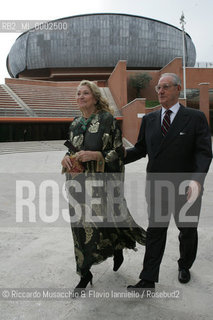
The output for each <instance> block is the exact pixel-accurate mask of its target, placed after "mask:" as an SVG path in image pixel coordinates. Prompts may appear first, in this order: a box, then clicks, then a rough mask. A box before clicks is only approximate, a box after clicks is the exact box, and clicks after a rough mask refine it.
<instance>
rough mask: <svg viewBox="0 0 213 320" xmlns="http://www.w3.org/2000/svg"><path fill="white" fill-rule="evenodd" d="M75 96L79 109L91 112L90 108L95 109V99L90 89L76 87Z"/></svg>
mask: <svg viewBox="0 0 213 320" xmlns="http://www.w3.org/2000/svg"><path fill="white" fill-rule="evenodd" d="M76 96H77V98H76V99H77V104H78V106H79V108H80V109H86V110H91V109H92V108H95V104H96V99H95V97H94V96H93V94H92V91H91V90H90V88H89V87H87V86H86V85H85V86H80V87H78V89H77V94H76Z"/></svg>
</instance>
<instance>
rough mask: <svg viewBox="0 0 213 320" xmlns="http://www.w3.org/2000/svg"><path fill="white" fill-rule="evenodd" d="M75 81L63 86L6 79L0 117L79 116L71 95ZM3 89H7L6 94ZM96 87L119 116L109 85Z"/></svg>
mask: <svg viewBox="0 0 213 320" xmlns="http://www.w3.org/2000/svg"><path fill="white" fill-rule="evenodd" d="M78 83H79V82H78ZM78 83H71V84H70V85H69V84H65V85H64V86H63V84H62V83H50V82H48V83H45V82H43V83H42V82H41V81H36V80H34V81H27V80H21V79H6V85H1V86H0V118H1V117H35V118H73V117H76V116H79V115H80V114H81V113H80V110H79V108H78V106H77V103H76V97H75V95H76V88H77V85H78ZM7 88H9V89H8V90H9V93H8V92H7V90H6V89H7ZM100 89H101V91H102V93H103V95H104V96H105V97H106V98H107V99H108V100H109V102H110V104H111V105H112V107H113V108H114V111H115V116H120V112H119V110H118V108H117V106H116V104H115V102H114V100H113V98H112V95H111V93H110V90H109V88H106V87H101V88H100Z"/></svg>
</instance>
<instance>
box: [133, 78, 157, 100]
mask: <svg viewBox="0 0 213 320" xmlns="http://www.w3.org/2000/svg"><path fill="white" fill-rule="evenodd" d="M151 79H152V77H151V76H150V75H149V74H148V73H139V72H138V73H135V74H134V75H131V76H130V78H129V84H130V86H131V87H132V88H134V89H136V96H137V98H141V89H144V88H146V87H147V86H148V84H149V82H150V80H151Z"/></svg>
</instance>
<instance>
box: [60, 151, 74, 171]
mask: <svg viewBox="0 0 213 320" xmlns="http://www.w3.org/2000/svg"><path fill="white" fill-rule="evenodd" d="M61 164H62V166H63V167H64V168H67V169H68V171H70V170H71V169H72V162H71V160H70V157H69V156H68V155H66V156H64V158H63V159H62V161H61Z"/></svg>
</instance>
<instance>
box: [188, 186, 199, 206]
mask: <svg viewBox="0 0 213 320" xmlns="http://www.w3.org/2000/svg"><path fill="white" fill-rule="evenodd" d="M200 191H201V185H200V183H199V182H198V181H195V180H191V181H190V182H189V189H188V192H187V201H188V202H189V203H192V202H194V201H195V200H196V199H197V198H198V196H199V194H200Z"/></svg>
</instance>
